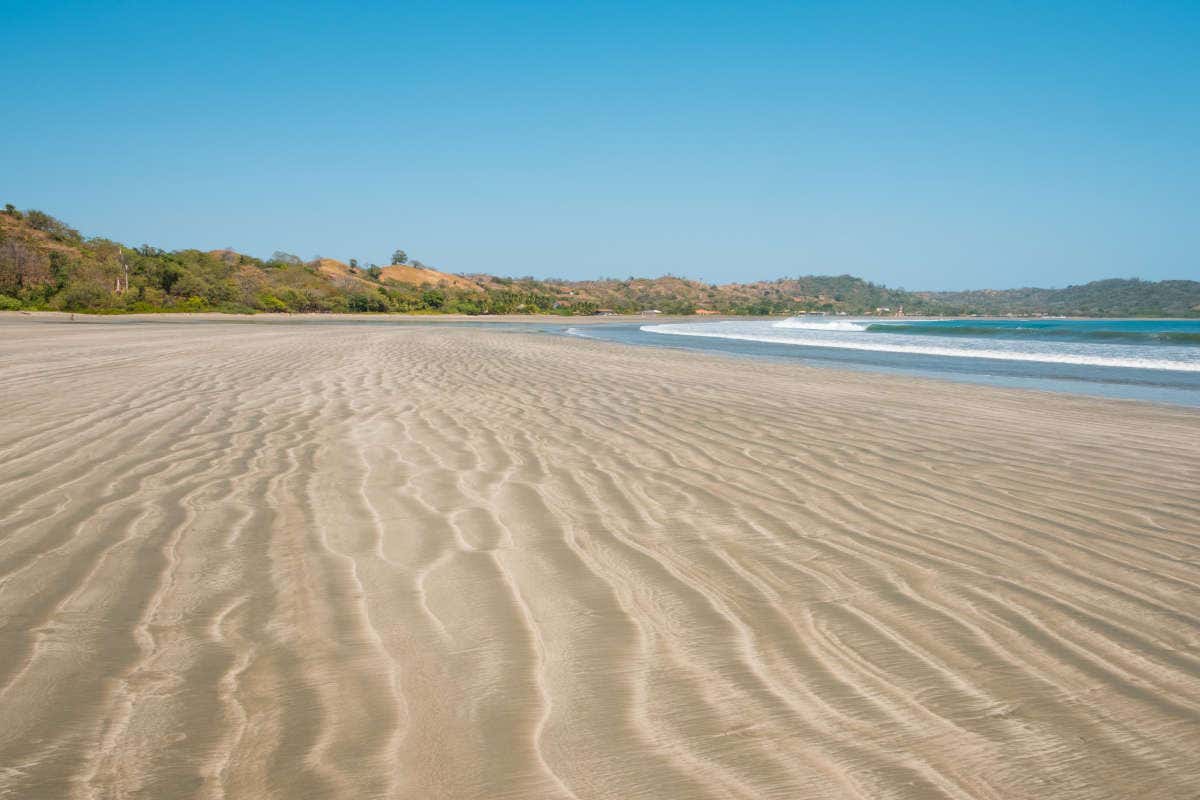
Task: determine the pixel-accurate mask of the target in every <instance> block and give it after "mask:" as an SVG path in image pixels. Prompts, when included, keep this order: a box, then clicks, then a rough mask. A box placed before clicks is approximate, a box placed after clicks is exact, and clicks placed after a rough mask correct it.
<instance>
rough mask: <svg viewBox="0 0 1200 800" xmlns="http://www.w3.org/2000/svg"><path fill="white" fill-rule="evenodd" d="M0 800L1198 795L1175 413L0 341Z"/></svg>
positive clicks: (68, 341)
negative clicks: (1, 408) (111, 799)
mask: <svg viewBox="0 0 1200 800" xmlns="http://www.w3.org/2000/svg"><path fill="white" fill-rule="evenodd" d="M0 400H2V405H3V414H2V415H0V797H3V798H6V799H7V798H21V799H22V800H24V799H25V798H135V797H136V798H185V797H199V798H267V797H277V798H325V797H334V798H354V799H355V800H360V799H362V798H391V797H397V798H572V797H574V798H580V799H581V800H582V799H583V798H613V799H614V800H617V799H620V800H634V799H635V798H672V799H674V798H835V797H836V798H859V797H861V798H914V799H916V798H943V797H944V798H1005V799H1006V800H1007V799H1009V798H1139V799H1140V800H1148V799H1149V798H1184V797H1194V796H1197V795H1198V794H1200V757H1198V754H1200V465H1198V461H1197V455H1198V454H1200V412H1198V411H1196V410H1194V409H1186V408H1174V407H1166V406H1161V407H1160V406H1153V405H1148V404H1138V403H1129V402H1120V401H1105V400H1095V399H1086V398H1077V397H1071V396H1066V395H1042V394H1037V393H1032V392H1021V391H1011V390H1000V389H992V388H985V387H976V386H965V385H955V384H950V383H942V382H933V381H921V380H914V379H905V378H896V377H887V376H878V375H870V374H859V373H851V372H839V371H834V370H818V369H809V368H805V367H802V366H798V365H787V364H774V363H763V362H757V361H753V360H748V359H744V360H737V359H730V358H721V357H716V356H707V355H700V354H694V353H682V352H674V351H668V350H653V349H635V348H630V347H624V346H619V345H613V344H607V343H602V342H594V341H586V340H580V339H573V338H569V337H558V336H552V335H548V334H542V335H536V334H521V333H509V332H502V331H489V330H486V329H480V328H473V329H458V330H455V329H451V328H446V327H438V326H429V327H414V326H409V327H403V328H390V327H388V326H386V325H372V326H361V325H359V326H340V325H329V324H325V325H320V326H315V325H305V324H291V325H280V324H272V325H256V324H236V325H234V324H222V323H218V322H212V321H207V322H204V323H203V324H195V323H193V324H188V325H175V324H166V323H164V324H129V323H122V322H120V321H118V322H113V323H109V324H104V325H88V324H69V323H64V322H60V321H53V320H48V319H34V318H24V317H20V316H17V315H9V316H4V318H3V319H0Z"/></svg>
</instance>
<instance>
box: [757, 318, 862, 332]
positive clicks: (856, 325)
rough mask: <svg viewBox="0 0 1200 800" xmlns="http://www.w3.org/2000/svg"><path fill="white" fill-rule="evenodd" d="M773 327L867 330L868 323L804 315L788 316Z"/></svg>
mask: <svg viewBox="0 0 1200 800" xmlns="http://www.w3.org/2000/svg"><path fill="white" fill-rule="evenodd" d="M771 327H772V328H791V329H793V330H805V331H865V330H867V327H868V326H867V324H866V323H862V322H849V321H847V320H841V319H838V320H821V321H819V322H818V321H817V320H812V319H805V318H804V317H788V318H787V319H785V320H780V321H779V322H775V323H772V325H771Z"/></svg>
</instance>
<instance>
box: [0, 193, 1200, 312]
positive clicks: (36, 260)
mask: <svg viewBox="0 0 1200 800" xmlns="http://www.w3.org/2000/svg"><path fill="white" fill-rule="evenodd" d="M393 260H395V261H397V262H398V263H394V264H392V265H389V266H383V267H377V266H375V265H368V266H367V267H365V268H363V267H359V266H358V265H357V264H355V263H354V262H353V261H351V263H349V264H346V263H343V262H341V261H337V260H335V259H331V258H320V257H318V258H314V259H312V260H309V261H304V260H302V259H300V258H299V257H297V256H294V255H291V254H288V253H284V252H277V253H275V254H274V255H273V256H272V257H271V258H269V259H258V258H254V257H252V256H248V255H245V254H242V253H238V252H235V251H233V250H212V251H202V250H176V251H172V252H166V251H164V250H160V249H158V248H156V247H151V246H149V245H142V246H140V247H129V246H127V245H123V244H120V243H117V242H113V241H110V240H108V239H103V238H84V237H83V236H81V235H80V233H79V232H78V231H77V230H75V229H74V228H72V227H70V226H69V225H67V224H65V223H63V222H62V221H60V220H58V219H55V218H54V217H52V216H50V215H49V214H46V213H44V212H41V211H36V210H30V211H24V212H22V211H18V210H17V209H15V208H14V207H12V206H11V205H10V206H8V207H7V208H6V210H4V211H3V212H0V310H5V309H7V310H15V309H52V310H62V311H87V312H98V313H123V312H154V311H224V312H230V313H254V312H335V313H336V312H363V311H376V312H428V313H464V314H504V313H531V314H537V313H553V314H563V315H571V314H593V313H597V312H599V311H613V312H617V313H637V312H641V311H646V310H651V309H653V310H658V311H661V312H663V313H667V314H695V313H701V314H703V313H720V314H753V315H767V314H795V313H801V312H826V313H846V314H873V313H880V314H891V313H895V312H896V311H898V310H899V309H901V308H903V310H904V313H906V314H946V315H949V314H996V315H1003V314H1019V315H1027V314H1029V315H1036V314H1056V315H1057V314H1061V315H1087V316H1138V315H1141V316H1200V283H1198V282H1196V281H1160V282H1157V283H1154V282H1148V281H1140V280H1136V279H1131V280H1104V281H1096V282H1093V283H1089V284H1085V285H1082V286H1070V287H1067V288H1066V289H1033V288H1029V289H1011V290H982V291H970V292H908V291H904V290H900V289H889V288H887V287H885V286H879V285H876V284H873V283H870V282H868V281H864V280H863V279H861V278H855V277H852V276H850V275H837V276H817V275H813V276H806V277H798V278H782V279H779V280H775V281H759V282H755V283H737V284H725V285H716V284H708V283H703V282H700V281H693V280H687V279H685V278H679V277H674V276H665V277H661V278H628V279H624V280H621V279H616V278H605V279H600V280H592V281H563V280H535V279H533V278H507V277H499V276H495V275H489V274H470V275H453V274H449V273H445V272H439V271H438V270H435V269H431V268H429V267H426V266H424V265H422V264H420V263H419V262H412V263H408V261H407V256H406V255H404V254H403V253H401V252H400V251H397V257H396V258H395V259H393Z"/></svg>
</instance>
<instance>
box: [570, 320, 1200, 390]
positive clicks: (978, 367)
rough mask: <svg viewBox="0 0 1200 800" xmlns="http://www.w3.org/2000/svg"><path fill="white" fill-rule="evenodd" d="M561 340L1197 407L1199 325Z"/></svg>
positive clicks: (643, 332)
mask: <svg viewBox="0 0 1200 800" xmlns="http://www.w3.org/2000/svg"><path fill="white" fill-rule="evenodd" d="M566 332H567V333H570V334H572V335H576V336H584V337H588V338H596V339H607V340H612V341H622V342H627V343H630V344H642V345H658V346H668V347H682V348H685V349H694V350H707V351H719V352H725V353H733V354H739V355H748V356H760V357H766V358H777V359H778V358H783V359H798V360H800V361H804V362H807V363H811V364H814V365H820V364H824V365H829V366H843V367H852V368H858V369H868V370H877V371H884V372H891V373H901V374H912V375H920V376H924V377H936V378H945V379H952V380H963V381H969V382H974V383H988V384H995V385H1003V386H1016V387H1023V388H1033V389H1042V390H1047V391H1066V392H1075V393H1081V394H1091V395H1098V396H1104V397H1117V398H1126V399H1138V400H1151V401H1157V402H1171V403H1183V404H1186V405H1196V406H1200V320H1164V319H1047V318H1038V319H1007V318H1006V319H979V318H970V319H912V318H902V319H892V318H889V319H881V318H847V317H792V318H789V319H781V320H727V321H719V322H671V323H664V324H643V325H629V324H614V325H589V326H578V327H573V328H568V329H567V330H566Z"/></svg>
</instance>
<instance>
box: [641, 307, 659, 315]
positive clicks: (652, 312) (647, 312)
mask: <svg viewBox="0 0 1200 800" xmlns="http://www.w3.org/2000/svg"><path fill="white" fill-rule="evenodd" d="M661 313H662V312H661V311H659V310H658V309H657V308H648V309H646V310H645V311H643V312H642V316H643V317H652V316H654V315H655V314H661Z"/></svg>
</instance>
